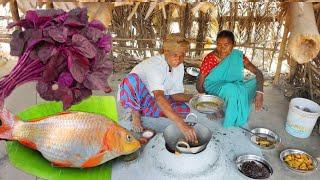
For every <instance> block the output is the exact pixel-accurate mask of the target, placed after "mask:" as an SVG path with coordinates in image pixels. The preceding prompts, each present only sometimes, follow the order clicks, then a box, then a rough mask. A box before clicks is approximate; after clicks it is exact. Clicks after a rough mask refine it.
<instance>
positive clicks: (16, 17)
mask: <svg viewBox="0 0 320 180" xmlns="http://www.w3.org/2000/svg"><path fill="white" fill-rule="evenodd" d="M10 11H11V14H12V19H13V21H14V22H17V21H20V16H19V11H18V4H17V1H16V0H10Z"/></svg>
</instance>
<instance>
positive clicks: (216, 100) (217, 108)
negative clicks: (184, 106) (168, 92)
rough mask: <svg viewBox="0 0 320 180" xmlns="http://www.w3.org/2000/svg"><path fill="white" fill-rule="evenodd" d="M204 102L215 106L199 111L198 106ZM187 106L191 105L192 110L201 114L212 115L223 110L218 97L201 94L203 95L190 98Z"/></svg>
mask: <svg viewBox="0 0 320 180" xmlns="http://www.w3.org/2000/svg"><path fill="white" fill-rule="evenodd" d="M204 102H213V103H215V104H216V106H212V108H210V109H205V110H204V109H199V108H198V105H199V104H200V103H204ZM189 104H190V105H191V107H192V108H193V109H195V110H197V111H199V112H201V113H205V114H212V113H215V112H218V111H220V110H222V109H223V105H224V101H223V100H222V99H221V98H219V97H218V96H214V95H208V94H203V95H199V96H194V97H193V98H191V99H190V101H189Z"/></svg>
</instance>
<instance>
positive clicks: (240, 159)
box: [236, 154, 273, 179]
mask: <svg viewBox="0 0 320 180" xmlns="http://www.w3.org/2000/svg"><path fill="white" fill-rule="evenodd" d="M250 161H254V162H255V163H256V164H258V165H262V166H265V167H266V168H267V169H268V171H269V175H268V176H267V177H265V178H259V179H267V178H269V177H270V176H271V175H272V174H273V169H272V167H271V165H270V163H269V162H268V161H267V160H265V159H264V158H262V157H260V156H257V155H252V154H248V155H243V156H239V157H238V158H237V159H236V166H237V168H238V170H239V172H240V173H241V174H243V175H244V176H246V177H248V176H247V175H246V174H244V173H243V172H242V171H241V166H242V165H243V163H245V162H250Z"/></svg>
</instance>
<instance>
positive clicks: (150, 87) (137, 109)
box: [120, 34, 197, 142]
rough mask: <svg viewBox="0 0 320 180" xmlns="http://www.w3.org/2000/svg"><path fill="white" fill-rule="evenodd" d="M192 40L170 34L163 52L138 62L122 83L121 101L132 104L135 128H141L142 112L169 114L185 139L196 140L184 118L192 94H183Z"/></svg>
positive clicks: (129, 105)
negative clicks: (185, 68) (185, 61)
mask: <svg viewBox="0 0 320 180" xmlns="http://www.w3.org/2000/svg"><path fill="white" fill-rule="evenodd" d="M188 47H189V43H188V42H187V41H185V40H184V38H181V37H180V36H179V34H172V35H169V36H168V37H167V38H166V39H165V40H164V43H163V54H160V55H157V56H154V57H151V58H149V59H147V60H144V61H142V62H141V63H139V64H138V65H136V66H135V67H134V68H133V69H132V71H131V73H130V74H128V75H127V76H126V77H125V78H124V79H123V81H122V83H121V84H120V103H121V105H122V106H123V107H124V108H130V109H131V114H132V126H133V130H134V131H137V132H141V131H142V130H143V126H142V124H141V116H147V117H155V118H157V117H161V116H162V117H167V118H169V119H170V120H172V121H174V122H175V123H176V125H177V126H178V127H179V129H180V130H181V132H182V133H183V134H184V135H185V137H186V139H187V140H188V141H190V142H197V137H196V133H195V131H194V129H193V128H192V127H190V126H188V125H187V124H186V123H185V122H184V118H185V116H186V115H187V114H188V113H189V112H190V108H189V107H188V106H187V105H186V104H185V103H184V102H187V101H189V100H190V99H191V98H192V96H191V95H188V94H184V87H183V75H184V66H183V59H184V57H185V53H186V51H187V50H188Z"/></svg>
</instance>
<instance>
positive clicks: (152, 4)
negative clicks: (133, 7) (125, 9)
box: [144, 0, 158, 20]
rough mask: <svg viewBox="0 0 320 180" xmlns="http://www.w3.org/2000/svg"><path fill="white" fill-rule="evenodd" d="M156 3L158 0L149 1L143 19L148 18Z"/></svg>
mask: <svg viewBox="0 0 320 180" xmlns="http://www.w3.org/2000/svg"><path fill="white" fill-rule="evenodd" d="M157 3H158V0H155V1H154V2H151V3H150V6H149V9H148V11H147V14H146V17H145V18H144V20H147V19H148V18H149V16H150V15H151V13H152V11H153V10H154V8H155V7H156V6H157Z"/></svg>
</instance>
